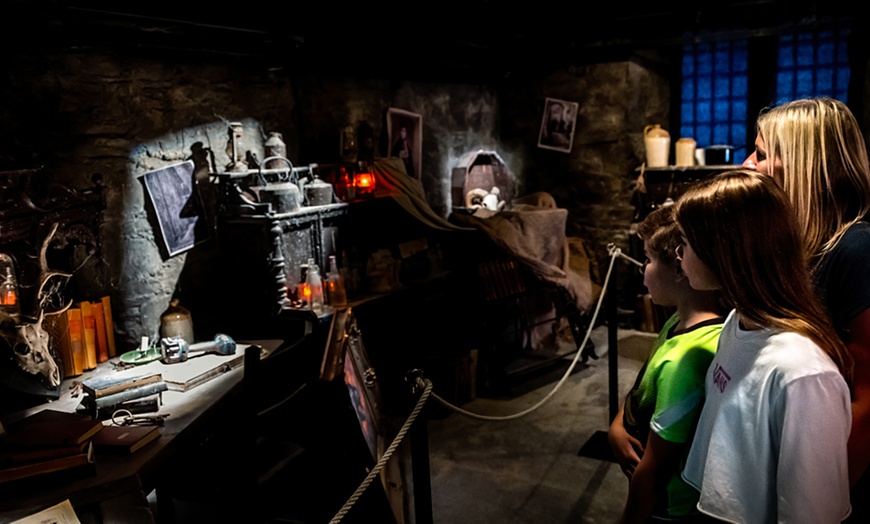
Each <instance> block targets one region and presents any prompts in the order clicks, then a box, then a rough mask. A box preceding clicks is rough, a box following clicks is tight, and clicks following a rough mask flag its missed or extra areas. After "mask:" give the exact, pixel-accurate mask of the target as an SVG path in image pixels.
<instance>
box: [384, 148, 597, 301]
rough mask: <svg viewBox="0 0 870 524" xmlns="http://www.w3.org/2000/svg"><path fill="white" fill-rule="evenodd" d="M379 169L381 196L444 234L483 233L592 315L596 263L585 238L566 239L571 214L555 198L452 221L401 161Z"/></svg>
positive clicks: (542, 196)
mask: <svg viewBox="0 0 870 524" xmlns="http://www.w3.org/2000/svg"><path fill="white" fill-rule="evenodd" d="M374 169H375V176H376V177H377V188H376V196H379V197H386V196H389V197H391V198H393V199H395V201H396V202H397V203H398V204H399V205H400V206H402V207H403V208H404V209H405V210H406V211H407V212H408V213H410V214H411V215H412V216H414V217H416V218H417V219H418V220H420V222H422V223H424V224H426V225H427V226H429V227H432V228H434V229H438V230H443V231H468V230H474V229H476V230H479V231H482V232H483V233H485V234H486V235H487V236H489V237H490V238H491V239H492V240H493V242H494V243H495V244H496V245H498V246H500V247H501V248H502V249H504V250H505V251H506V252H507V253H508V254H509V255H511V256H513V257H514V258H516V260H517V261H518V262H519V263H521V264H523V265H525V266H526V267H528V268H529V269H530V270H531V271H532V273H533V274H534V275H536V276H537V277H538V278H539V279H541V280H543V281H545V282H550V283H552V284H554V285H556V286H558V287H560V288H562V289H564V290H565V291H567V293H568V294H569V296H570V297H571V298H572V299H573V300H574V302H575V304H576V305H577V308H578V309H580V311H584V312H585V311H588V310H589V308H590V307H591V306H592V304H593V302H594V301H595V300H596V299H597V298H598V295H599V293H600V292H601V287H600V286H599V285H597V284H595V283H594V282H593V281H592V278H591V258H590V257H589V256H588V253H587V252H586V250H585V246H584V244H583V241H582V240H581V239H578V238H568V237H567V236H566V234H565V227H566V224H567V220H568V211H567V210H566V209H560V208H558V207H557V206H556V202H555V200H554V199H553V197H552V196H551V195H550V194H548V193H544V192H540V193H533V194H530V195H528V196H525V197H522V198H516V199H514V200H513V205H512V209H511V210H509V211H489V210H487V209H478V210H477V211H476V212H475V213H474V214H472V215H464V214H460V213H456V214H454V215H453V222H451V221H448V220H446V219H445V218H443V217H441V216H440V215H438V214H437V213H435V212H434V211H433V210H432V208H431V207H430V206H429V203H428V201H427V199H426V194H425V192H424V190H423V185H422V184H421V183H420V181H419V180H417V179H416V178H412V177H410V176H408V175H407V174H405V165H404V163H403V162H402V160H401V159H400V158H382V159H378V160H377V161H375V163H374ZM454 222H457V223H458V224H456V223H454Z"/></svg>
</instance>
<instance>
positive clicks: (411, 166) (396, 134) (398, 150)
mask: <svg viewBox="0 0 870 524" xmlns="http://www.w3.org/2000/svg"><path fill="white" fill-rule="evenodd" d="M387 137H388V142H387V143H388V144H389V149H388V150H387V156H388V157H400V158H402V160H404V162H405V171H406V172H407V173H408V176H410V177H411V178H416V179H417V180H420V173H421V165H422V163H421V161H420V157H421V156H422V154H423V117H421V116H420V115H418V114H416V113H412V112H410V111H406V110H404V109H397V108H394V107H391V108H389V109H387Z"/></svg>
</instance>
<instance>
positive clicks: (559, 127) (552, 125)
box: [538, 98, 580, 153]
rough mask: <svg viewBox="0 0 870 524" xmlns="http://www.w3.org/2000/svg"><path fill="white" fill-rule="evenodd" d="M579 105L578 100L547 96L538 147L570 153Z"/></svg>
mask: <svg viewBox="0 0 870 524" xmlns="http://www.w3.org/2000/svg"><path fill="white" fill-rule="evenodd" d="M579 107H580V104H578V103H577V102H569V101H567V100H559V99H558V98H547V99H546V100H545V102H544V115H543V117H542V118H541V131H540V133H539V134H538V147H540V148H542V149H552V150H553V151H561V152H563V153H570V152H571V146H572V145H573V144H574V128H575V125H576V123H577V110H578V109H579Z"/></svg>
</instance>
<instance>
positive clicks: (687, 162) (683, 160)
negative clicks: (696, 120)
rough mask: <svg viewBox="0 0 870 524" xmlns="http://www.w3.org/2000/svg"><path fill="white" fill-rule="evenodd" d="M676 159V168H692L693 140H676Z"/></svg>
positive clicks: (693, 159)
mask: <svg viewBox="0 0 870 524" xmlns="http://www.w3.org/2000/svg"><path fill="white" fill-rule="evenodd" d="M675 149H676V155H675V156H676V157H677V165H678V166H694V165H695V140H694V139H692V138H687V137H683V138H681V139H679V140H677V145H676V147H675Z"/></svg>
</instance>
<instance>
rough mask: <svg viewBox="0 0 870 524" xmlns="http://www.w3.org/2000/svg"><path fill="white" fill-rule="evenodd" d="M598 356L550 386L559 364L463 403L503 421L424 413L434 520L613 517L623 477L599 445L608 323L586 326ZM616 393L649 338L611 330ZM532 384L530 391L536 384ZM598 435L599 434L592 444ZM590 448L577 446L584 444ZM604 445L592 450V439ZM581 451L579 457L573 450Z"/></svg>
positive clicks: (526, 521)
mask: <svg viewBox="0 0 870 524" xmlns="http://www.w3.org/2000/svg"><path fill="white" fill-rule="evenodd" d="M591 339H592V340H593V342H594V343H595V349H596V354H598V355H599V356H600V358H599V359H597V360H589V361H588V363H587V364H582V363H581V362H578V363H577V364H576V366H575V367H574V369H573V371H572V373H571V374H570V376H568V377H567V379H565V380H564V381H563V382H562V383H561V385H559V386H558V389H556V391H555V393H552V392H553V390H554V388H556V387H557V385H558V384H559V382H560V380H561V379H562V377H564V375H565V372H566V371H567V369H568V365H569V364H570V362H571V359H573V356H572V357H569V358H568V360H566V365H565V366H563V367H562V368H561V369H558V370H555V371H554V372H552V373H550V374H549V375H548V376H545V377H541V379H539V380H538V382H539V384H528V386H529V388H530V390H529V391H527V392H525V393H522V394H519V395H518V396H515V397H513V398H505V399H488V398H477V399H475V400H473V401H472V402H470V403H468V404H466V405H464V406H462V408H463V409H465V410H467V411H471V412H474V413H479V414H485V415H489V416H498V417H505V416H510V415H512V414H516V413H519V412H522V411H525V410H528V409H529V408H531V407H532V406H534V405H536V404H537V403H539V402H540V401H541V400H542V399H544V398H545V397H547V396H548V395H550V394H551V393H552V395H551V396H550V398H549V400H547V401H546V402H545V403H543V404H542V405H541V406H540V407H539V408H537V409H534V410H533V411H531V412H530V413H529V414H528V415H524V416H522V417H520V418H515V419H511V420H507V421H488V420H478V419H475V418H472V417H469V416H467V415H464V414H460V413H457V412H450V414H449V415H447V416H445V417H444V418H441V419H430V421H429V424H428V425H429V439H430V444H429V446H430V468H431V479H432V505H433V517H434V522H435V523H436V524H472V523H475V524H477V523H481V522H498V523H500V524H513V523H516V524H533V523H542V524H544V523H546V524H554V523H562V522H565V523H568V522H570V523H583V522H588V523H610V522H616V521H617V520H618V518H619V515H620V513H621V510H622V507H623V504H624V502H625V497H626V494H627V488H628V484H627V480H626V478H625V476H624V475H623V474H622V472H621V471H620V469H619V466H617V465H616V464H615V463H614V462H611V461H610V460H608V459H607V457H606V455H605V454H604V453H601V452H599V451H598V450H603V451H609V450H607V448H606V431H607V427H608V425H609V411H610V409H609V400H608V397H609V394H608V392H609V386H608V375H609V373H608V358H607V356H606V353H607V328H606V327H603V326H602V327H598V328H596V329H595V330H593V334H592V337H591ZM618 340H619V355H620V356H619V358H618V377H619V378H618V389H619V397H620V398H622V397H623V396H624V395H625V393H626V392H627V391H628V389H629V388H630V387H631V385H632V384H633V383H634V379H635V376H636V374H637V372H638V370H639V369H640V367H641V364H642V359H643V358H645V354H646V352H647V351H648V349H649V347H650V346H651V345H652V342H653V336H652V335H651V334H649V333H642V332H637V331H624V330H620V331H619V336H618ZM535 386H537V387H535ZM601 439H604V440H601ZM587 443H588V444H589V446H587V447H586V448H584V445H586V444H587ZM599 443H601V444H605V446H597V447H596V445H597V444H599ZM581 448H584V453H583V455H585V456H581V454H580V450H581Z"/></svg>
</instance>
